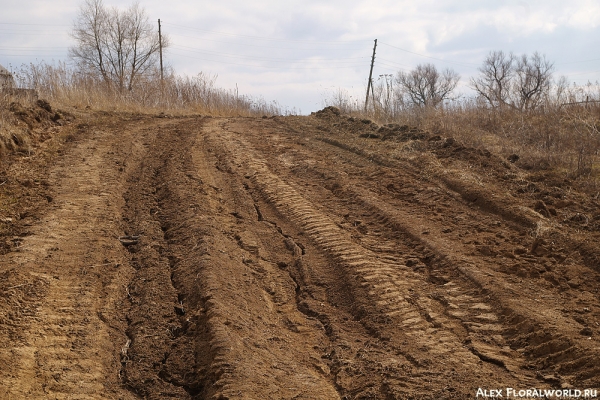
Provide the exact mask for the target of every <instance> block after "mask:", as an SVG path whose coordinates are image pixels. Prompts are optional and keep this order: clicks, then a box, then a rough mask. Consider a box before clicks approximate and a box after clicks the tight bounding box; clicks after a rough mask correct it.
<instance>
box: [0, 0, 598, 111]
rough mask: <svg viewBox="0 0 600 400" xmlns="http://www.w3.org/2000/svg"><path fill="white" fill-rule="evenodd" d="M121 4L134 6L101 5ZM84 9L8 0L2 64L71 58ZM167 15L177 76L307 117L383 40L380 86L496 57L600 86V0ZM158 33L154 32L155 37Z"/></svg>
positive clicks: (345, 5)
mask: <svg viewBox="0 0 600 400" xmlns="http://www.w3.org/2000/svg"><path fill="white" fill-rule="evenodd" d="M104 2H105V4H106V5H108V6H117V7H123V8H125V7H126V6H128V5H130V4H131V2H130V1H122V0H104ZM80 4H81V2H80V1H79V0H53V1H47V0H19V1H15V0H0V10H1V11H0V64H1V65H4V66H5V67H6V68H8V69H12V70H15V69H17V68H18V67H19V66H20V65H21V64H23V63H29V62H37V61H41V60H44V61H46V62H50V63H51V62H57V61H68V58H67V49H68V47H69V46H71V45H73V40H72V39H71V38H70V36H69V31H70V30H71V27H72V24H73V21H74V19H75V18H76V16H77V13H78V10H79V6H80ZM140 4H141V5H142V6H143V7H144V8H145V9H146V11H147V13H148V15H149V17H150V19H151V20H152V22H153V23H156V22H157V20H158V19H159V18H160V19H161V21H162V28H163V32H164V33H166V34H168V35H169V37H170V39H171V44H172V46H171V47H170V48H169V49H168V51H167V52H166V54H165V60H166V61H168V63H169V64H170V65H171V66H172V67H173V68H174V69H175V72H176V73H179V74H186V75H196V74H198V73H199V72H204V73H206V74H212V75H218V78H217V84H218V86H220V87H223V88H227V89H233V88H235V87H236V85H237V87H238V89H239V92H240V94H248V95H252V96H254V97H262V98H264V99H265V100H267V101H271V100H275V101H277V102H278V103H279V104H281V105H283V106H287V107H289V108H296V110H301V111H302V113H305V114H306V113H309V112H311V111H315V110H318V109H320V108H322V106H323V103H324V100H325V99H326V98H329V97H331V96H333V95H334V94H335V93H336V92H337V90H338V89H340V88H341V89H343V90H346V91H348V93H350V94H351V95H352V96H353V98H354V99H357V101H361V102H362V101H364V92H365V90H366V83H367V78H368V73H369V66H370V62H371V53H372V51H373V40H374V39H378V46H377V55H376V60H375V69H374V73H373V75H374V77H375V79H378V78H379V76H380V75H382V74H395V73H396V72H397V71H399V70H405V71H408V70H410V69H412V68H414V67H415V66H416V65H418V64H420V63H434V64H435V65H436V66H437V67H438V68H440V69H444V68H452V69H454V70H456V71H457V72H458V73H460V75H461V76H462V79H461V86H460V87H459V90H460V91H461V92H463V93H465V94H468V93H469V89H468V87H467V86H468V81H469V78H470V77H471V76H474V75H476V74H477V68H478V67H479V66H480V65H481V63H482V60H483V59H484V57H485V56H486V54H487V53H489V52H490V51H491V50H503V51H505V52H511V51H512V52H514V53H516V54H523V53H527V54H531V53H533V52H534V51H539V52H540V53H542V54H545V55H546V57H547V58H548V59H549V60H551V61H553V62H554V63H555V76H557V77H558V76H561V75H564V76H566V77H567V78H568V79H569V81H571V82H577V83H579V84H585V83H586V82H588V81H591V82H594V83H595V82H596V81H597V80H599V79H600V51H599V50H600V1H598V0H569V1H565V0H560V1H559V0H543V1H538V0H536V1H533V0H530V1H526V0H496V1H482V0H462V1H460V0H445V1H441V0H437V1H434V0H419V1H414V0H413V1H410V0H405V1H403V0H390V1H388V0H385V1H381V0H371V1H362V0H361V1H359V0H302V1H299V0H287V1H274V0H262V1H253V2H249V1H242V0H220V1H191V0H168V1H165V0H160V1H159V0H141V1H140ZM157 29H158V28H157Z"/></svg>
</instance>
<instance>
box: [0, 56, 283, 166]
mask: <svg viewBox="0 0 600 400" xmlns="http://www.w3.org/2000/svg"><path fill="white" fill-rule="evenodd" d="M14 76H15V80H16V82H17V86H18V87H20V88H29V89H34V90H32V91H30V92H33V93H34V94H35V92H37V95H38V96H37V97H39V98H40V99H44V100H46V101H48V102H49V103H50V104H51V106H52V109H53V111H52V112H53V113H54V110H61V109H62V110H70V111H73V109H76V110H81V111H84V110H101V111H123V112H134V113H143V114H158V113H164V114H171V115H190V114H195V115H198V114H201V115H213V116H263V115H268V116H271V115H281V114H284V113H285V114H293V113H294V110H291V111H290V110H286V111H285V112H284V111H283V110H282V107H280V106H279V105H278V104H277V103H276V102H271V103H268V102H266V101H265V100H263V99H260V98H259V99H256V98H252V97H249V96H244V95H239V94H238V93H237V91H233V90H225V89H221V88H218V87H217V86H216V77H214V76H207V75H205V74H202V73H200V74H198V75H197V76H195V77H182V76H177V75H175V74H173V73H170V74H168V75H167V76H166V77H165V79H164V80H163V81H161V79H160V77H159V74H158V73H153V74H150V75H147V76H144V77H143V78H141V79H140V80H139V81H138V82H137V84H136V85H135V87H134V88H133V90H131V91H129V90H125V91H122V90H118V89H115V88H113V87H110V86H109V85H107V84H106V83H105V82H103V81H102V80H100V79H98V78H97V77H95V76H94V75H93V74H86V73H82V72H81V71H79V70H76V69H73V68H70V67H69V66H68V65H66V64H62V63H61V64H58V65H50V64H47V63H43V62H42V63H40V64H37V65H35V64H30V65H24V66H22V67H21V68H20V70H18V71H17V72H16V73H14ZM20 93H22V91H21V92H20ZM28 94H30V93H28ZM36 100H37V99H36V98H32V97H28V96H22V95H17V96H16V95H15V91H14V90H13V91H12V92H9V91H4V92H0V157H2V156H3V155H6V154H7V153H16V152H22V153H27V152H29V151H30V149H31V144H32V142H34V141H35V140H36V136H37V135H39V134H40V132H39V130H40V129H38V128H44V126H42V125H44V124H39V122H40V121H39V120H40V118H39V116H38V114H39V113H40V112H42V111H40V110H41V109H40V108H39V107H38V106H37V105H36V104H35V102H36ZM44 117H45V119H47V120H48V119H49V118H52V117H51V116H48V115H46V116H44ZM36 119H37V121H36ZM46 125H47V124H46ZM46 127H47V126H46Z"/></svg>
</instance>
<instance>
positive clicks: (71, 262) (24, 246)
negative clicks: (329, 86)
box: [0, 109, 600, 399]
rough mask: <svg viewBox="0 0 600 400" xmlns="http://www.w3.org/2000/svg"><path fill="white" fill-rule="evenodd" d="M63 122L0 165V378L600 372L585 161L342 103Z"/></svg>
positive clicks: (272, 387) (46, 391)
mask: <svg viewBox="0 0 600 400" xmlns="http://www.w3.org/2000/svg"><path fill="white" fill-rule="evenodd" d="M61 135H62V136H61V137H62V138H63V139H61V140H62V141H59V137H58V136H57V138H56V143H54V144H53V146H54V147H53V148H52V149H51V146H52V145H51V144H48V145H47V146H46V147H43V146H42V147H41V148H40V149H39V150H38V153H37V155H35V156H32V157H29V158H27V159H22V160H20V161H18V162H15V163H14V164H13V165H11V166H10V167H7V169H6V170H5V171H4V172H3V174H4V175H3V176H2V179H1V180H2V181H4V182H5V184H3V185H2V186H0V191H2V192H1V194H2V199H3V204H2V208H1V209H0V212H1V213H2V215H0V218H1V219H0V221H1V222H0V224H1V228H2V231H1V232H2V235H3V236H2V241H3V242H2V243H0V244H2V246H1V247H2V251H1V253H2V255H0V365H1V368H0V398H3V399H33V398H40V399H42V398H44V399H46V398H48V399H88V398H89V399H100V398H106V399H140V398H147V399H168V398H173V399H451V398H456V399H468V398H474V397H475V395H476V392H477V389H478V388H482V389H486V390H488V391H489V390H490V389H503V390H505V389H506V388H515V389H517V390H520V389H531V388H538V389H581V390H584V389H600V338H599V335H600V325H599V323H600V298H599V294H598V288H599V286H598V284H599V282H600V275H599V274H598V270H599V267H600V250H599V249H598V246H597V243H598V239H599V237H600V234H599V231H600V213H599V208H598V206H599V204H598V198H597V197H596V198H594V197H590V196H585V195H583V194H580V193H578V192H577V191H576V190H573V188H572V185H571V182H570V181H568V180H565V179H563V178H558V177H555V176H550V175H544V174H543V173H533V172H528V171H526V170H524V169H521V168H519V166H518V163H514V164H513V163H512V162H510V161H508V160H503V159H501V158H499V157H498V156H496V155H494V154H490V153H489V152H486V151H484V150H477V149H472V148H468V147H465V146H463V145H461V144H460V143H458V142H457V141H455V140H454V139H452V138H447V137H444V135H443V134H439V135H437V134H433V133H430V132H423V131H419V130H417V129H413V128H410V127H405V126H397V125H389V126H384V127H378V126H375V125H374V124H372V123H371V122H370V121H361V120H356V119H353V118H347V117H344V116H340V115H338V114H337V113H336V110H333V109H325V110H323V111H320V112H319V113H317V114H316V115H313V116H310V117H275V118H210V117H188V118H154V117H151V116H135V115H124V114H119V115H116V114H115V115H111V114H107V115H101V114H95V115H91V116H89V117H88V118H87V119H85V121H82V120H81V119H80V120H79V121H77V122H76V123H74V124H72V125H71V126H68V127H64V128H63V131H62V133H61ZM50 142H51V141H50ZM50 142H49V143H50ZM50 150H52V151H54V152H55V155H54V156H53V157H47V158H44V156H43V155H42V154H44V152H45V151H47V152H50ZM513 161H514V160H513ZM505 396H506V393H505Z"/></svg>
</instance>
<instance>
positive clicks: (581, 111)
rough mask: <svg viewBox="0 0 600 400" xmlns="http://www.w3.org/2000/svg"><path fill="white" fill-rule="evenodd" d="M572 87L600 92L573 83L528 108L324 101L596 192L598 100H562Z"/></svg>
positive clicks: (599, 176) (599, 187)
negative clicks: (565, 90) (365, 104)
mask: <svg viewBox="0 0 600 400" xmlns="http://www.w3.org/2000/svg"><path fill="white" fill-rule="evenodd" d="M576 89H577V90H579V91H580V92H581V93H584V94H585V96H584V97H583V98H584V99H588V100H597V98H598V97H600V96H599V95H596V96H591V95H590V92H589V91H588V92H584V91H583V90H581V88H575V89H573V92H572V93H571V94H572V95H571V96H564V95H563V97H561V98H554V99H548V101H547V102H546V104H545V105H544V106H543V107H541V108H539V109H537V110H535V111H529V112H521V111H517V110H514V109H509V108H505V109H491V108H489V107H487V106H486V105H485V104H482V103H479V102H477V101H475V100H473V99H465V100H463V101H460V102H459V101H455V102H453V103H452V104H446V105H445V106H443V107H438V108H424V107H396V108H387V109H386V108H384V107H382V106H380V105H379V106H377V107H371V108H370V109H369V110H368V111H366V112H365V111H364V110H363V109H362V106H361V107H358V105H357V104H351V102H350V101H348V99H347V98H344V96H343V93H342V92H340V93H338V94H336V97H335V98H333V99H330V100H329V101H328V104H327V105H332V106H336V107H338V108H340V109H341V110H342V112H344V113H346V114H350V115H354V116H356V117H358V118H365V117H366V118H370V119H372V120H374V121H376V122H377V123H379V124H387V123H398V124H402V125H409V126H414V127H417V128H420V129H423V130H427V131H430V132H432V133H435V134H440V135H442V136H446V137H454V138H455V139H457V140H459V141H461V142H462V143H464V144H465V145H468V146H472V147H476V148H483V149H487V150H489V151H491V152H493V153H495V154H498V155H500V156H502V157H504V158H508V157H509V156H511V155H516V156H518V158H519V160H518V161H517V164H518V165H519V166H520V167H521V168H522V169H523V170H525V171H529V172H531V173H550V174H554V175H555V176H558V177H563V178H564V179H570V180H573V181H576V182H577V183H578V184H579V185H580V186H581V187H582V188H583V189H585V190H586V191H587V192H588V193H590V194H592V195H595V196H598V197H600V103H598V102H595V101H590V102H588V103H585V102H581V103H577V104H566V105H565V104H564V103H565V102H567V101H566V100H569V99H575V100H578V99H579V98H580V97H582V96H581V95H580V96H575V95H574V94H573V93H574V92H575V90H576ZM592 94H593V93H592ZM565 99H566V100H565ZM376 104H381V102H379V103H378V102H377V101H376ZM390 110H391V111H390Z"/></svg>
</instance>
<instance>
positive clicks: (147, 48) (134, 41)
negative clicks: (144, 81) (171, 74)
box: [69, 0, 168, 90]
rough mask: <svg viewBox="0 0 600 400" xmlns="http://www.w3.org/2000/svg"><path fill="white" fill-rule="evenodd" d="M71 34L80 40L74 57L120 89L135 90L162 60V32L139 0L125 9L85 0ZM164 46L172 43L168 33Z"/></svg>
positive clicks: (70, 52) (82, 65)
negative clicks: (138, 82)
mask: <svg viewBox="0 0 600 400" xmlns="http://www.w3.org/2000/svg"><path fill="white" fill-rule="evenodd" d="M71 36H72V37H73V38H74V39H75V41H76V45H75V46H73V47H71V48H70V49H69V55H70V56H71V58H73V59H74V60H75V61H76V62H77V63H78V64H79V66H80V67H81V68H82V69H84V70H86V71H92V72H94V73H96V74H98V75H99V76H100V77H101V78H102V79H103V80H104V81H105V82H106V83H107V84H109V85H111V86H116V87H117V88H118V89H119V90H124V89H128V90H132V88H133V86H134V85H135V83H136V81H137V80H138V79H139V77H140V76H142V75H143V74H144V73H146V72H148V71H149V70H150V69H152V68H154V67H156V65H157V63H158V52H159V49H160V43H159V37H158V33H157V32H156V31H155V29H154V26H153V25H152V24H151V23H150V21H149V19H148V15H147V14H146V11H145V10H144V9H143V8H142V7H141V6H140V5H139V3H134V4H132V5H131V6H130V7H129V8H128V9H126V10H124V11H121V10H119V9H117V8H110V9H109V8H106V7H105V6H104V4H103V2H102V0H85V1H84V3H83V4H82V5H81V8H80V11H79V15H78V17H77V20H76V21H75V23H74V27H73V32H72V34H71ZM162 46H163V48H165V47H167V46H168V39H167V38H165V37H164V36H163V38H162Z"/></svg>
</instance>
